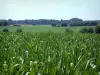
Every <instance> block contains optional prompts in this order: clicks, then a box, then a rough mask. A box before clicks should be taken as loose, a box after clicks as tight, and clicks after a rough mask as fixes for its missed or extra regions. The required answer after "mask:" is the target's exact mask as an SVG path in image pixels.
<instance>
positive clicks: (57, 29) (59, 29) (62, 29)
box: [0, 25, 84, 33]
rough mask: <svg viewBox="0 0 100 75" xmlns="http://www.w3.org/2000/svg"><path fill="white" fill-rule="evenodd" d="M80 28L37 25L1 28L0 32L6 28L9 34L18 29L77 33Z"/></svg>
mask: <svg viewBox="0 0 100 75" xmlns="http://www.w3.org/2000/svg"><path fill="white" fill-rule="evenodd" d="M83 27H84V26H83ZM83 27H81V26H77V27H52V26H51V25H37V26H21V27H19V26H1V27H0V31H2V30H3V29H4V28H8V29H9V31H10V32H15V31H16V30H17V29H18V28H21V29H22V30H23V31H24V32H49V31H51V32H61V33H62V32H65V29H66V28H69V29H71V30H73V31H74V32H79V30H80V29H81V28H83Z"/></svg>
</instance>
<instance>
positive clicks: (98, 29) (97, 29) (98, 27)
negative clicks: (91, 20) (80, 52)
mask: <svg viewBox="0 0 100 75" xmlns="http://www.w3.org/2000/svg"><path fill="white" fill-rule="evenodd" d="M95 33H100V25H97V26H96V27H95Z"/></svg>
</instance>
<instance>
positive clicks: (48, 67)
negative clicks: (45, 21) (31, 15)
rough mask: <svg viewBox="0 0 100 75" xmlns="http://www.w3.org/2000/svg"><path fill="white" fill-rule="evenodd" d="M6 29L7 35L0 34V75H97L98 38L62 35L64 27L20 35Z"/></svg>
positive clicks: (99, 64)
mask: <svg viewBox="0 0 100 75" xmlns="http://www.w3.org/2000/svg"><path fill="white" fill-rule="evenodd" d="M3 28H5V27H1V28H0V30H2V29H3ZM7 28H8V29H9V30H10V32H7V33H5V32H0V75H100V42H99V41H100V35H99V34H94V33H93V34H89V33H88V34H81V33H71V32H70V33H63V32H64V29H65V28H64V27H53V28H52V27H50V26H47V27H46V26H42V27H39V26H37V27H36V28H35V27H33V28H32V26H30V27H28V26H27V27H21V28H22V29H23V31H25V32H22V33H18V32H14V31H16V29H17V28H19V27H7ZM44 28H45V29H44ZM49 28H50V31H51V32H49V30H48V29H49ZM43 29H44V30H43ZM79 29H80V27H79V28H77V27H74V28H72V30H73V31H76V32H78V31H79ZM28 31H30V32H28ZM55 32H56V33H55ZM59 32H61V33H59Z"/></svg>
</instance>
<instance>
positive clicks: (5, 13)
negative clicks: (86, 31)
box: [0, 0, 100, 20]
mask: <svg viewBox="0 0 100 75" xmlns="http://www.w3.org/2000/svg"><path fill="white" fill-rule="evenodd" d="M76 17H77V18H81V19H83V20H100V0H0V19H13V20H23V19H57V20H60V19H66V20H68V19H71V18H76Z"/></svg>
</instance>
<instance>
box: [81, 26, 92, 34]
mask: <svg viewBox="0 0 100 75" xmlns="http://www.w3.org/2000/svg"><path fill="white" fill-rule="evenodd" d="M80 32H81V33H93V32H94V28H93V27H88V28H86V27H85V28H82V29H81V30H80Z"/></svg>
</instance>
